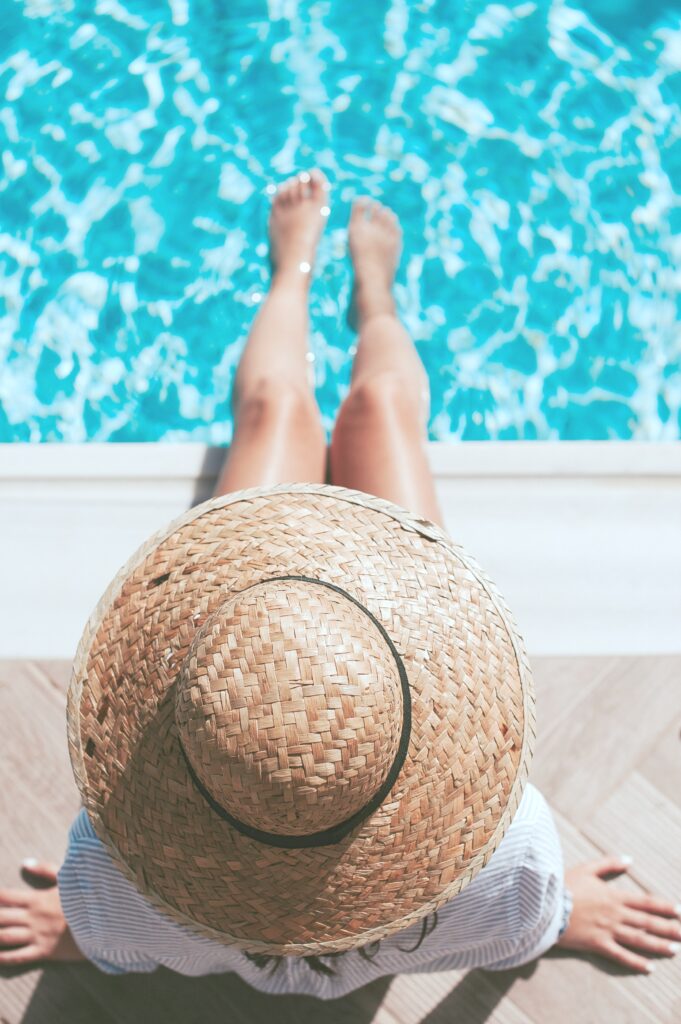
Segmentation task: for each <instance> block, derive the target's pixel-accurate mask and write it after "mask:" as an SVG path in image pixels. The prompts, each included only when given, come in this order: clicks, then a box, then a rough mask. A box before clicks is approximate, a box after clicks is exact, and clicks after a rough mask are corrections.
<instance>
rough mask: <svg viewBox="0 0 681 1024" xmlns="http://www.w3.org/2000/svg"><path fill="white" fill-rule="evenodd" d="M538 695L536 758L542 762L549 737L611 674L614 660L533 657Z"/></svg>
mask: <svg viewBox="0 0 681 1024" xmlns="http://www.w3.org/2000/svg"><path fill="white" fill-rule="evenodd" d="M530 660H531V665H532V674H533V677H534V685H535V691H536V696H537V747H536V749H535V755H534V759H535V762H536V761H542V760H543V757H544V745H545V744H546V740H547V738H548V737H549V736H550V735H552V734H553V733H555V731H556V730H560V729H561V728H562V727H563V722H564V721H565V720H566V719H568V718H569V717H571V716H572V714H573V713H574V711H575V709H576V708H577V707H578V705H579V704H580V703H581V702H583V701H584V702H585V701H586V700H587V699H588V697H587V695H588V693H589V692H590V690H591V689H592V688H594V687H595V686H597V685H598V684H599V682H600V680H601V679H602V678H603V677H604V676H605V675H607V673H608V672H610V671H612V669H613V666H614V664H615V661H616V659H614V658H612V657H604V656H603V657H595V656H591V657H581V658H574V657H573V658H567V657H566V658H531V659H530Z"/></svg>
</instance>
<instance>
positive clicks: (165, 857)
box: [68, 484, 534, 954]
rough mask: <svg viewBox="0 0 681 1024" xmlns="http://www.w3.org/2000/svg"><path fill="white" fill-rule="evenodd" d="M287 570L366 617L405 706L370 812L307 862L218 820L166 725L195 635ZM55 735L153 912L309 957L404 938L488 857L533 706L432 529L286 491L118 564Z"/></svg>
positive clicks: (154, 542) (509, 807)
mask: <svg viewBox="0 0 681 1024" xmlns="http://www.w3.org/2000/svg"><path fill="white" fill-rule="evenodd" d="M291 574H296V575H300V576H304V577H308V578H312V579H315V580H321V581H328V582H330V583H332V584H334V585H335V586H337V587H339V588H342V590H344V591H345V592H347V594H349V595H351V596H352V597H353V598H355V599H356V601H358V602H360V604H361V605H362V606H364V607H365V608H366V609H367V610H368V611H369V612H370V613H371V614H372V615H373V616H375V618H376V620H377V621H378V622H379V623H381V624H382V626H383V627H384V629H385V630H386V631H387V633H388V635H389V636H390V637H391V638H392V642H393V643H394V646H395V648H396V649H397V651H398V652H399V655H400V656H401V658H402V660H403V663H404V666H405V668H406V671H407V676H408V681H409V690H410V693H411V705H412V723H411V735H410V738H409V747H408V751H407V755H406V759H405V761H404V764H403V766H402V768H401V770H400V772H399V775H398V776H397V779H396V782H395V784H394V786H393V787H392V789H391V790H390V792H389V793H388V795H387V797H386V798H385V799H384V801H383V803H382V804H381V806H380V807H378V809H377V810H375V811H374V812H373V813H372V814H371V815H370V816H369V817H368V818H366V819H365V820H364V821H362V822H361V824H359V825H358V826H357V827H356V828H355V829H353V830H352V831H351V832H350V833H349V834H348V835H347V836H345V837H344V838H343V839H342V840H341V841H340V842H337V843H335V844H333V845H326V846H319V847H314V848H310V849H280V848H277V847H275V846H270V845H266V844H264V843H262V842H259V841H258V840H257V839H254V838H251V837H249V836H247V835H244V834H241V833H240V832H239V831H237V830H236V829H235V828H233V827H232V826H231V825H230V824H229V823H228V822H227V821H225V820H223V819H222V818H221V817H220V816H219V815H217V814H216V813H215V812H214V810H213V809H211V807H210V806H209V804H208V803H207V802H206V800H205V799H203V797H202V796H201V795H200V794H199V793H198V792H197V789H196V786H195V785H194V783H193V782H192V779H191V778H190V775H189V773H188V766H187V762H186V760H185V758H184V757H183V755H182V751H181V747H180V743H179V740H178V731H177V725H176V721H175V715H174V694H175V688H176V685H177V677H178V673H179V670H180V668H181V666H182V663H183V661H184V659H185V656H186V654H187V651H188V649H189V647H190V645H191V642H192V639H193V638H194V636H195V634H196V631H197V630H198V629H199V628H200V627H201V625H202V624H203V623H205V622H206V620H207V619H208V617H209V616H211V615H213V613H214V612H215V611H216V609H217V608H219V607H220V606H222V605H223V604H224V602H225V600H226V599H228V598H229V597H230V595H234V594H236V593H237V592H239V591H245V590H246V589H247V588H249V587H253V586H254V584H258V583H261V582H262V581H265V580H268V579H271V578H273V577H279V576H287V575H291ZM68 729H69V747H70V754H71V761H72V765H73V768H74V772H75V775H76V778H77V781H78V785H79V788H80V791H81V794H82V797H83V801H84V804H85V807H86V809H87V811H88V814H89V816H90V819H91V821H92V824H93V827H94V828H95V830H96V832H97V834H98V835H99V836H100V838H101V839H102V840H103V842H104V843H105V844H106V845H107V847H108V848H109V850H110V851H111V853H112V855H113V857H114V859H115V860H116V862H117V863H118V864H119V865H120V867H121V869H122V870H123V872H124V873H125V874H126V875H127V876H128V877H129V878H130V879H131V880H132V881H133V882H134V883H135V885H136V886H137V888H138V889H139V890H140V891H141V892H142V893H143V894H144V895H145V896H146V897H147V899H148V900H149V901H150V902H151V903H152V904H154V905H155V906H157V907H158V908H160V909H161V910H163V911H165V912H166V913H168V914H169V915H171V916H172V917H173V918H174V919H175V920H176V921H178V922H180V923H181V924H184V925H186V926H188V927H190V928H191V929H192V930H193V931H195V932H198V933H200V934H203V935H206V936H209V937H210V938H213V939H217V940H219V941H221V942H223V943H227V944H235V945H238V946H240V947H241V948H243V949H246V950H249V951H252V952H267V953H284V954H312V953H317V954H322V953H325V952H334V951H341V950H347V949H352V948H355V947H358V946H361V945H364V944H366V943H368V942H371V941H373V940H375V939H378V938H381V937H383V936H386V935H389V934H392V933H394V932H397V931H399V930H401V929H403V928H406V927H407V926H408V925H410V924H412V923H414V922H415V921H418V920H419V919H420V918H422V917H423V916H424V915H425V914H427V913H428V912H430V911H433V910H435V909H437V908H438V907H439V906H441V905H442V904H443V903H444V902H445V901H447V900H449V899H451V898H452V897H453V896H455V895H456V894H457V893H458V892H460V891H461V889H463V888H464V886H466V885H468V884H469V882H470V881H471V880H472V879H473V878H474V877H475V875H476V874H477V873H478V872H479V871H480V869H481V868H482V867H483V866H484V865H485V864H486V863H487V862H488V860H489V859H490V857H491V856H492V854H493V853H494V851H495V849H496V848H497V847H498V845H499V843H500V841H501V839H502V837H503V835H504V832H505V830H506V828H507V826H508V824H509V823H510V821H511V818H512V816H513V814H514V812H515V810H516V808H517V806H518V803H519V800H520V797H521V794H522V791H523V788H524V784H525V781H526V778H527V772H528V766H529V762H530V758H531V754H532V748H533V743H534V701H533V691H532V682H531V675H530V671H529V666H528V662H527V657H526V654H525V651H524V646H523V642H522V640H521V638H520V636H519V634H518V632H517V630H516V628H515V626H514V624H513V620H512V618H511V616H510V614H509V612H508V610H507V609H506V607H505V605H504V602H503V601H502V599H501V597H500V596H499V594H498V593H497V591H496V589H495V587H494V586H493V584H492V583H491V582H490V581H489V580H488V579H487V578H486V576H485V575H484V574H483V573H482V572H481V570H480V569H479V568H478V567H477V566H476V564H475V562H474V561H473V560H472V559H471V558H470V557H469V556H468V555H466V554H465V553H464V552H463V551H462V549H461V548H460V547H459V546H458V545H456V544H455V543H453V542H452V541H451V540H450V539H449V538H448V537H447V536H446V534H445V533H444V532H443V531H442V530H440V529H439V528H438V527H436V526H434V525H433V524H431V523H428V522H426V521H424V520H422V519H419V518H417V517H415V516H414V515H412V514H410V513H409V512H406V511H405V510H404V509H401V508H400V507H398V506H396V505H393V504H391V503H389V502H385V501H382V500H380V499H378V498H373V497H370V496H369V495H366V494H364V493H361V492H356V491H349V490H346V489H345V488H340V487H333V486H324V485H316V484H315V485H311V484H287V485H281V486H279V487H275V488H270V489H267V490H263V489H253V490H248V491H240V492H236V493H232V494H229V495H224V496H221V497H218V498H214V499H212V500H210V501H208V502H205V503H204V504H202V505H199V506H198V507H196V508H193V509H191V510H190V511H189V512H187V513H186V514H184V515H182V516H181V517H180V518H178V519H177V520H175V521H174V522H173V523H171V524H170V526H168V527H167V528H166V529H164V530H163V531H161V532H160V533H158V534H156V535H155V536H154V537H152V538H151V539H150V540H149V541H148V542H147V543H146V544H144V545H143V546H142V547H141V548H140V549H139V551H138V552H137V553H136V554H135V555H134V556H133V557H132V558H131V559H130V561H129V562H128V563H127V564H126V565H125V566H124V567H123V568H122V569H121V571H120V572H119V573H118V575H117V576H116V578H115V579H114V581H113V582H112V583H111V585H110V587H109V588H108V590H107V591H106V593H105V594H104V596H103V598H102V599H101V601H100V603H99V605H98V606H97V608H96V609H95V611H94V613H93V615H92V617H91V619H90V621H89V622H88V625H87V627H86V629H85V631H84V634H83V637H82V639H81V642H80V645H79V648H78V652H77V656H76V660H75V664H74V669H73V676H72V680H71V686H70V690H69V702H68Z"/></svg>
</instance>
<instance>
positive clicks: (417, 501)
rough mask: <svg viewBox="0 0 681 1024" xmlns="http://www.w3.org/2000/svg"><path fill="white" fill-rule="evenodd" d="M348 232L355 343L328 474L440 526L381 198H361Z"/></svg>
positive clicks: (397, 243) (422, 393)
mask: <svg viewBox="0 0 681 1024" xmlns="http://www.w3.org/2000/svg"><path fill="white" fill-rule="evenodd" d="M349 238H350V252H351V256H352V262H353V267H354V273H355V287H354V296H353V316H354V320H355V323H356V325H357V328H358V330H359V343H358V347H357V355H356V356H355V361H354V364H353V367H352V376H351V381H350V391H349V393H348V396H347V398H346V399H345V401H344V402H343V404H342V406H341V408H340V411H339V414H338V418H337V421H336V425H335V428H334V432H333V436H332V438H331V448H330V465H331V481H332V483H334V484H338V485H339V486H342V487H350V488H353V489H356V490H359V491H366V492H367V493H368V494H375V495H377V496H378V497H380V498H387V499H388V500H390V501H394V502H396V503H397V504H398V505H402V506H403V507H404V508H408V509H410V510H411V511H413V512H416V513H417V514H418V515H421V516H423V517H424V518H426V519H430V520H431V521H432V522H435V523H438V525H440V526H444V520H443V517H442V512H441V510H440V507H439V505H438V501H437V497H436V494H435V485H434V482H433V477H432V474H431V472H430V467H429V465H428V459H427V456H426V448H425V444H426V440H427V423H428V413H429V387H428V376H427V374H426V371H425V368H424V366H423V363H422V362H421V360H420V358H419V356H418V353H417V352H416V349H415V348H414V345H413V343H412V341H411V338H410V337H409V335H408V334H407V332H406V330H405V329H404V327H403V326H402V324H401V323H400V321H399V320H398V319H397V316H396V312H395V303H394V300H393V297H392V284H393V278H394V276H395V270H396V268H397V264H398V262H399V254H400V247H401V231H400V227H399V224H398V221H397V218H396V217H395V214H394V213H393V212H392V210H389V209H388V208H387V207H385V206H382V205H381V204H380V203H376V202H369V201H367V200H360V201H359V202H358V203H356V204H355V206H354V208H353V211H352V215H351V218H350V231H349Z"/></svg>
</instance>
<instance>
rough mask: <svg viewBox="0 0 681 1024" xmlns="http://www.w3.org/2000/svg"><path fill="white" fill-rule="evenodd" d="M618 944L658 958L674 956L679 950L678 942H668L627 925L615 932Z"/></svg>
mask: <svg viewBox="0 0 681 1024" xmlns="http://www.w3.org/2000/svg"><path fill="white" fill-rule="evenodd" d="M615 938H616V939H617V941H618V942H620V943H624V944H625V945H627V946H632V947H633V948H634V949H644V950H645V951H646V953H657V954H658V955H659V956H674V954H675V953H677V952H678V950H679V943H678V942H669V941H668V940H667V939H662V938H660V937H659V936H657V935H651V934H650V933H649V932H646V931H642V930H641V929H640V928H632V927H630V926H629V925H622V926H621V927H620V928H618V929H617V930H616V932H615Z"/></svg>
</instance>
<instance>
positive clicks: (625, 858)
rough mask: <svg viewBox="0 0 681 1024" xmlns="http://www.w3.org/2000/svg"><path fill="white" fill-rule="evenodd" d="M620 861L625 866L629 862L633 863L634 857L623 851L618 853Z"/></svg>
mask: <svg viewBox="0 0 681 1024" xmlns="http://www.w3.org/2000/svg"><path fill="white" fill-rule="evenodd" d="M620 861H621V863H622V864H626V865H627V867H628V866H629V864H633V863H634V858H633V857H630V856H629V854H628V853H623V854H621V855H620Z"/></svg>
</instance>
